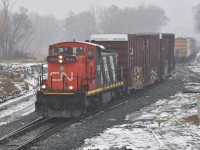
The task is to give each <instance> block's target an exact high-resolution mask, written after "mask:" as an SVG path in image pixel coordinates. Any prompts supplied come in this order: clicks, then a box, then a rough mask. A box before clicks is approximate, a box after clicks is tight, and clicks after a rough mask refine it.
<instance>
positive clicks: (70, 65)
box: [36, 41, 124, 118]
mask: <svg viewBox="0 0 200 150" xmlns="http://www.w3.org/2000/svg"><path fill="white" fill-rule="evenodd" d="M117 56H118V54H117V53H116V52H115V51H113V50H108V49H105V48H104V47H103V46H101V45H97V44H92V43H87V42H75V41H74V42H63V43H57V44H54V45H50V46H49V56H47V63H48V77H47V79H43V75H42V76H41V77H40V90H38V91H37V101H36V111H37V112H38V113H39V114H40V115H42V116H44V117H64V118H72V117H77V116H79V115H81V114H82V113H83V112H85V111H89V110H91V109H95V108H97V107H98V106H100V105H103V104H106V103H108V102H109V101H111V100H112V99H116V98H118V97H120V96H121V95H122V93H123V90H124V89H123V88H124V86H123V85H124V82H123V73H122V72H121V70H120V69H118V68H117V64H116V63H117ZM42 72H43V71H42Z"/></svg>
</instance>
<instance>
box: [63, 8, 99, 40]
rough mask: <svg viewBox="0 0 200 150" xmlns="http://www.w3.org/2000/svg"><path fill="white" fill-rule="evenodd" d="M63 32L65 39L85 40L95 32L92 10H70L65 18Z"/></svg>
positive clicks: (95, 26)
mask: <svg viewBox="0 0 200 150" xmlns="http://www.w3.org/2000/svg"><path fill="white" fill-rule="evenodd" d="M64 28H65V34H66V39H67V40H73V39H76V40H86V39H89V37H90V35H91V34H92V33H95V32H97V25H96V19H95V15H94V14H93V12H92V11H83V12H81V13H79V14H74V13H73V12H71V13H70V14H69V16H68V17H67V18H66V20H65V27H64Z"/></svg>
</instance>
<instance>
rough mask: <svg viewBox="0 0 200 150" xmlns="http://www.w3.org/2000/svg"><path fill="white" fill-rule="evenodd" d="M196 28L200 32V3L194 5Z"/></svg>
mask: <svg viewBox="0 0 200 150" xmlns="http://www.w3.org/2000/svg"><path fill="white" fill-rule="evenodd" d="M194 21H195V30H196V31H197V32H198V33H200V4H198V5H197V6H195V7H194Z"/></svg>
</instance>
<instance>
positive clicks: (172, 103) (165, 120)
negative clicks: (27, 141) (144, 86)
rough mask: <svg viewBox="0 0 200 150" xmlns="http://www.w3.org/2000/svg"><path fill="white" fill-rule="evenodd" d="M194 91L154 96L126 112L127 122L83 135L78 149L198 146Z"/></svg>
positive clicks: (188, 148) (153, 149) (199, 134)
mask: <svg viewBox="0 0 200 150" xmlns="http://www.w3.org/2000/svg"><path fill="white" fill-rule="evenodd" d="M191 68H192V67H191ZM193 68H194V70H195V69H196V67H193ZM193 68H192V69H193ZM190 85H192V86H191V87H194V88H197V87H198V89H199V84H197V85H196V84H195V83H189V85H186V86H190ZM197 95H198V94H183V93H177V94H176V95H175V96H171V97H170V99H161V100H158V101H157V102H156V103H155V104H152V105H150V106H148V107H145V108H143V109H141V110H139V111H137V112H134V113H132V114H129V115H127V116H126V120H130V121H131V123H130V124H122V125H117V126H114V127H112V128H109V129H107V130H106V131H104V133H102V134H100V135H99V136H96V137H93V138H91V139H86V140H85V143H84V145H83V146H82V147H81V148H79V149H84V150H88V149H90V150H93V149H100V150H103V149H109V148H111V147H113V148H117V147H118V148H121V147H123V146H126V148H130V149H133V150H146V149H148V150H158V149H173V150H176V149H186V150H194V149H200V126H199V124H200V122H199V120H198V118H197V108H196V100H197Z"/></svg>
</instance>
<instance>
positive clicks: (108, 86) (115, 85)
mask: <svg viewBox="0 0 200 150" xmlns="http://www.w3.org/2000/svg"><path fill="white" fill-rule="evenodd" d="M123 84H124V82H117V83H115V84H111V85H107V86H104V87H102V88H98V89H95V90H91V91H88V92H87V95H90V94H94V93H98V92H101V91H103V90H107V89H110V88H114V87H118V86H121V85H123ZM43 94H47V95H53V94H59V95H74V94H75V93H66V92H65V93H59V92H44V93H43Z"/></svg>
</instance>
